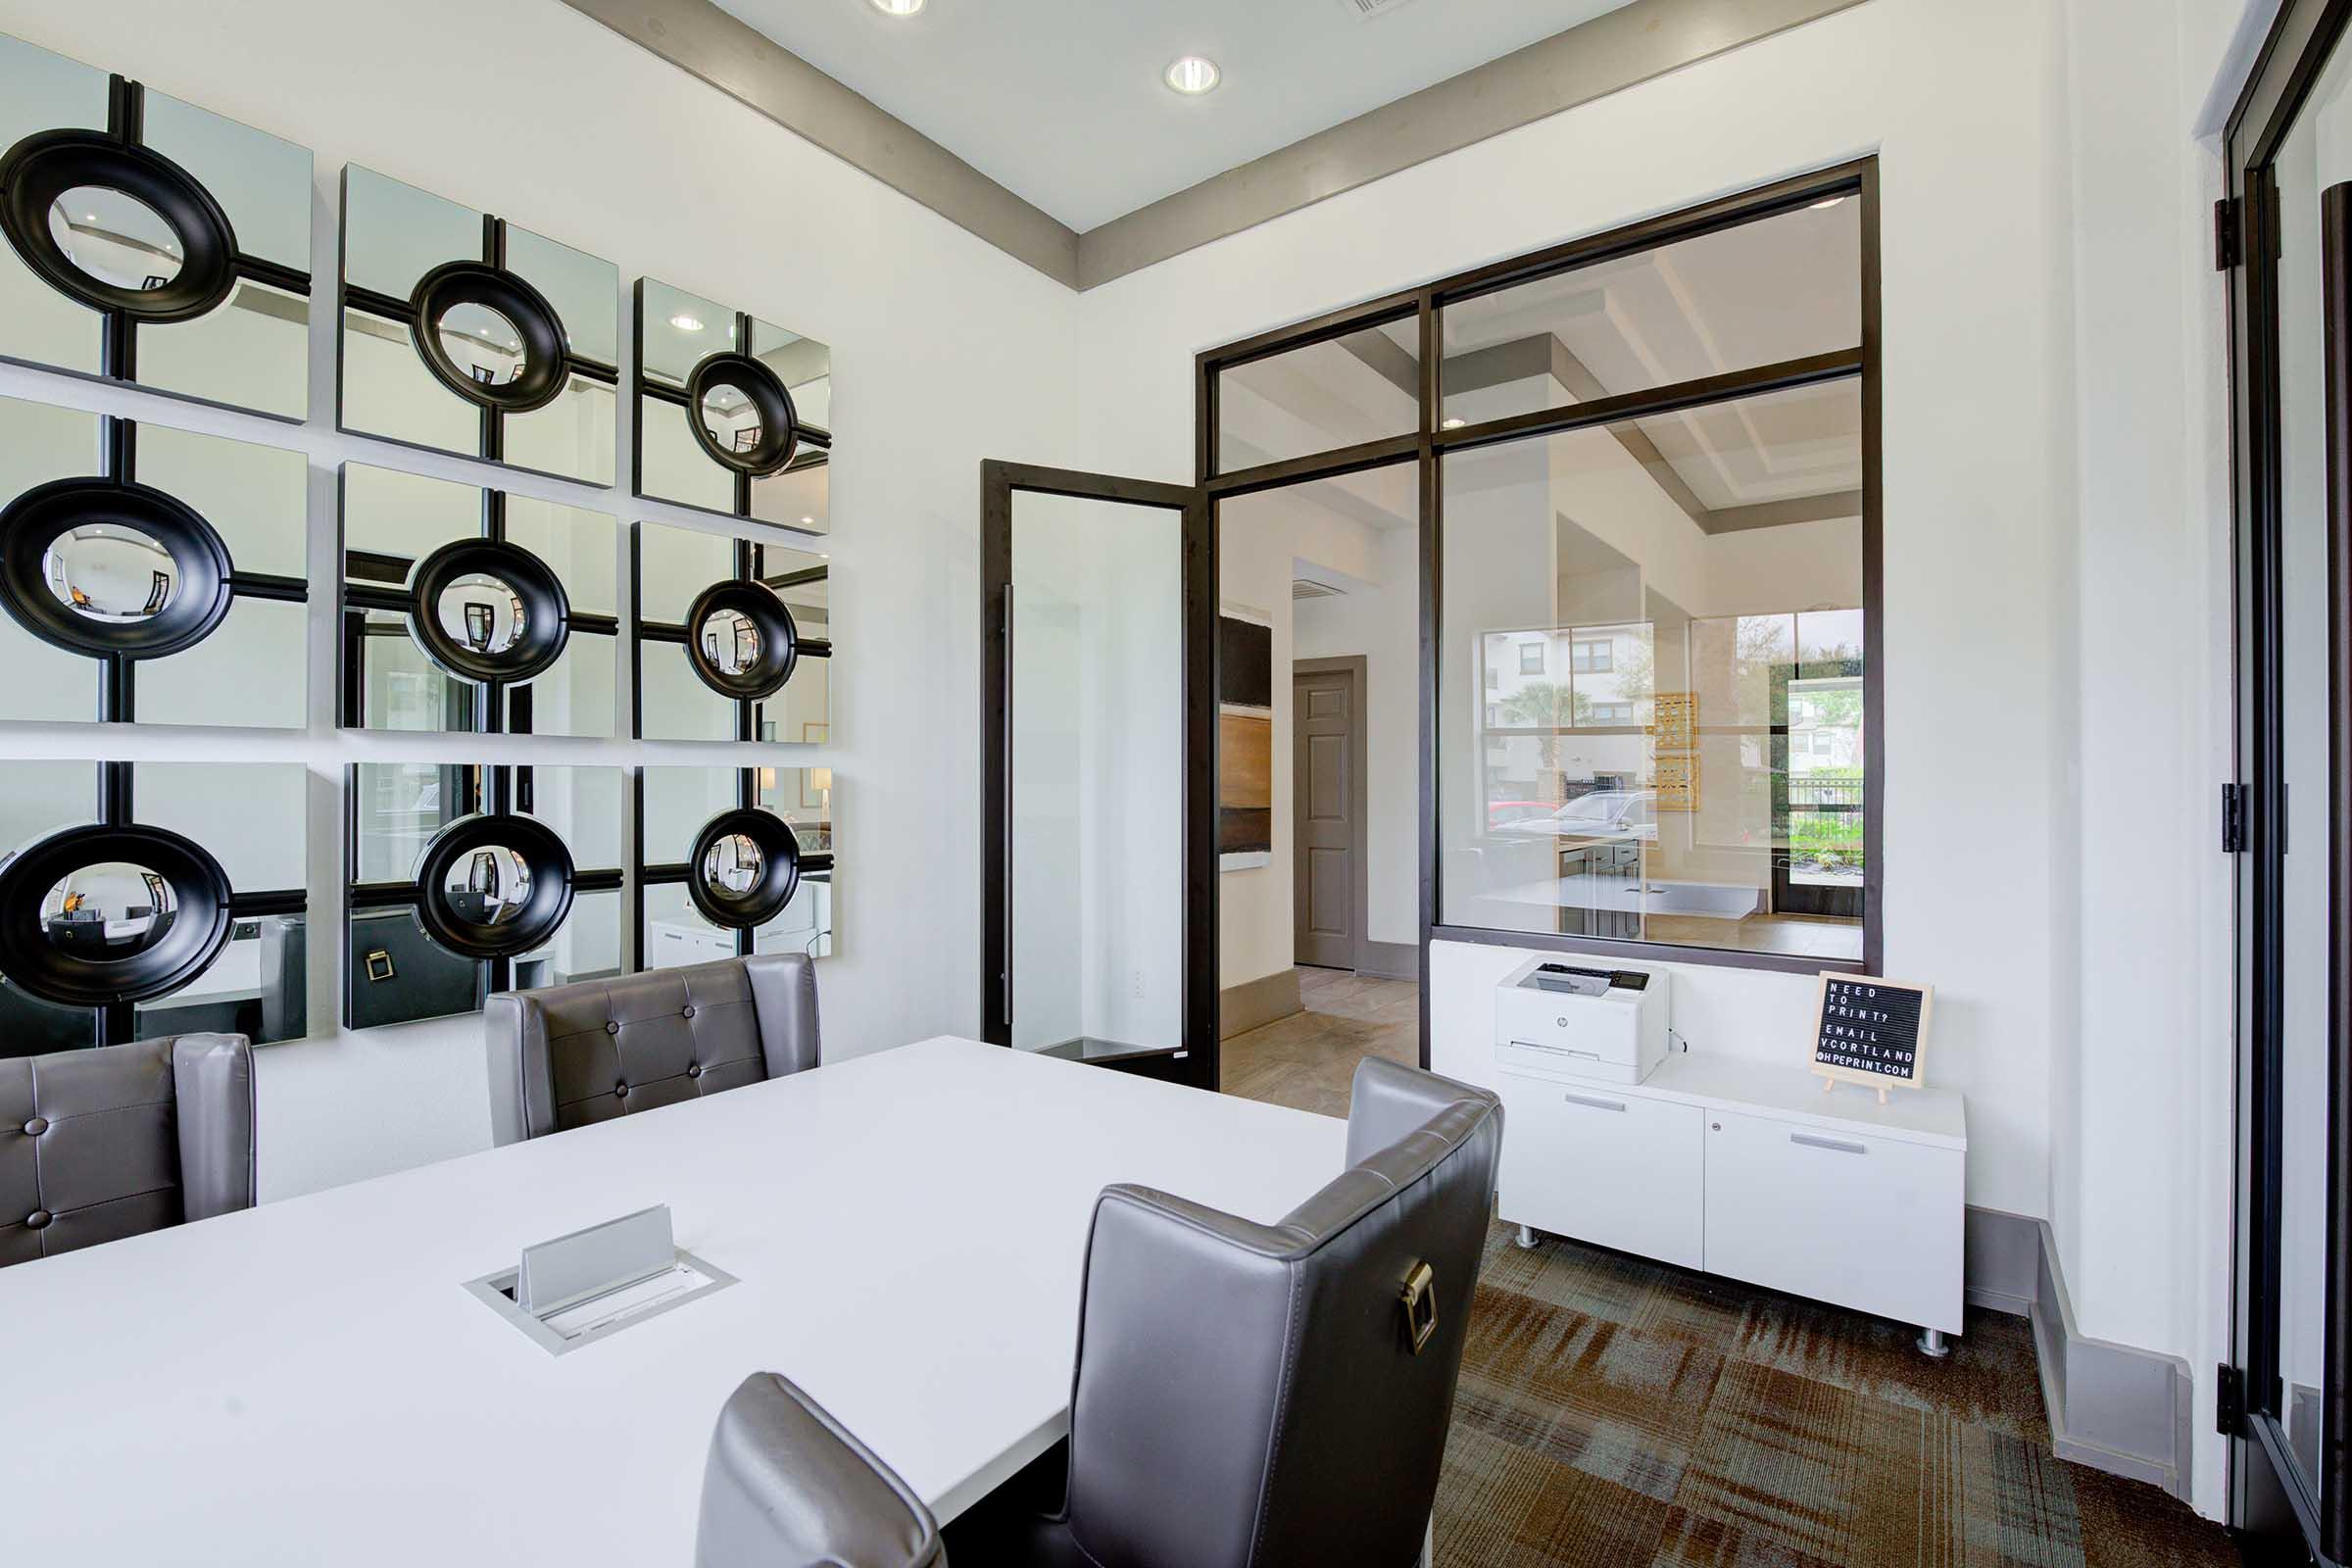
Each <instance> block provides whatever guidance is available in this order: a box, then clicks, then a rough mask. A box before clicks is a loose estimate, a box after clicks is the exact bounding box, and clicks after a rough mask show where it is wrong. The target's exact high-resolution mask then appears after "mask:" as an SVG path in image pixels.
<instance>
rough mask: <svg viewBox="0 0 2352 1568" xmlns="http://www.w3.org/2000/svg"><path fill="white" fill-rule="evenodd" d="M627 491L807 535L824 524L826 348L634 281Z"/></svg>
mask: <svg viewBox="0 0 2352 1568" xmlns="http://www.w3.org/2000/svg"><path fill="white" fill-rule="evenodd" d="M634 316H635V323H636V326H635V333H636V347H637V384H636V395H637V444H636V450H635V452H634V454H633V462H632V473H633V480H632V484H631V489H632V490H633V491H634V492H635V493H636V494H637V495H640V496H643V497H646V498H647V499H649V500H656V501H668V502H672V503H675V504H676V505H678V506H684V507H699V508H701V509H702V510H704V511H706V512H716V513H721V514H723V515H728V516H732V517H741V518H746V519H748V520H751V521H755V522H767V523H773V524H775V525H776V526H778V527H782V528H794V529H799V530H801V531H803V532H808V533H829V532H831V531H832V526H833V523H832V499H831V486H830V485H829V483H828V482H827V481H828V475H829V465H830V463H831V461H832V452H833V430H832V422H831V421H832V404H833V355H832V351H831V350H830V349H828V348H826V347H825V345H824V344H822V343H819V342H817V341H816V340H815V339H813V338H807V337H803V336H801V335H800V334H799V333H797V332H791V331H787V330H786V329H785V328H783V327H780V326H777V325H775V324H774V323H773V322H769V321H762V320H760V319H758V318H756V317H753V316H751V315H749V314H748V313H746V312H743V311H735V310H729V309H728V308H726V307H725V306H722V305H720V304H718V303H716V302H715V301H712V300H707V299H704V298H702V297H701V296H699V295H694V294H689V293H687V292H686V291H685V290H684V289H678V288H672V287H670V286H669V285H668V284H666V283H662V282H657V281H656V280H654V279H653V278H650V277H642V278H639V279H638V280H637V287H636V297H635V302H634Z"/></svg>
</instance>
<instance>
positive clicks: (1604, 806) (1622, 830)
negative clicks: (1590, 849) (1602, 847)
mask: <svg viewBox="0 0 2352 1568" xmlns="http://www.w3.org/2000/svg"><path fill="white" fill-rule="evenodd" d="M1495 832H1497V833H1508V834H1511V835H1513V836H1515V837H1517V836H1530V837H1533V836H1541V837H1544V838H1571V839H1648V840H1651V841H1653V842H1654V841H1655V840H1656V838H1657V836H1658V792H1657V791H1655V790H1594V791H1593V793H1592V794H1590V795H1580V796H1578V797H1577V798H1576V799H1575V800H1573V801H1570V802H1569V803H1568V804H1567V805H1565V806H1563V807H1561V808H1559V809H1557V810H1554V811H1547V812H1545V813H1544V814H1543V815H1541V816H1530V817H1523V818H1521V819H1520V820H1519V821H1516V822H1504V823H1501V824H1500V825H1498V826H1497V827H1496V828H1495Z"/></svg>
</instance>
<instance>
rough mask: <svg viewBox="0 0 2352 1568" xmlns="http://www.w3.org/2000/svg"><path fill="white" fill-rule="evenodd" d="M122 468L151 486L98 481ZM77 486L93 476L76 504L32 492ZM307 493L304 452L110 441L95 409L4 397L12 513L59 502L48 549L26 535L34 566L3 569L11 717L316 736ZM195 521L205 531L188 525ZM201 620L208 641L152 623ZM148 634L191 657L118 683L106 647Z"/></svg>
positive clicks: (163, 658)
mask: <svg viewBox="0 0 2352 1568" xmlns="http://www.w3.org/2000/svg"><path fill="white" fill-rule="evenodd" d="M117 465H123V466H126V470H127V472H128V473H129V474H130V475H131V476H132V477H133V480H134V482H135V484H136V485H138V486H140V487H143V488H142V489H139V490H131V489H125V488H123V487H121V486H117V485H111V484H102V483H97V482H96V481H100V480H105V479H107V478H110V477H112V476H113V474H112V470H113V469H114V468H115V467H116V466H117ZM72 480H80V481H89V482H88V483H86V484H85V485H84V486H82V487H81V489H80V491H79V492H78V493H77V494H76V493H74V492H69V494H74V499H73V500H72V501H70V502H65V501H60V500H59V499H57V495H58V493H57V492H56V491H49V492H47V493H48V495H49V496H50V499H49V500H47V501H38V500H35V499H32V497H33V493H34V492H36V491H41V490H43V487H46V486H51V485H55V484H58V483H59V482H60V481H72ZM309 485H310V466H309V461H308V460H307V459H306V458H305V457H304V455H303V454H301V453H299V452H289V451H285V450H282V449H280V448H276V447H265V446H257V445H254V444H252V443H249V442H243V441H231V440H227V439H224V438H222V437H220V436H214V435H199V434H196V433H194V432H192V431H186V430H174V429H172V428H170V427H169V426H166V425H160V424H150V423H145V422H140V421H133V420H127V419H124V420H117V421H115V422H114V424H113V427H112V430H111V434H109V436H108V438H107V439H105V440H103V441H102V440H101V421H100V419H99V417H97V416H95V415H89V414H79V413H74V412H73V411H71V410H64V409H56V408H51V407H48V406H45V405H42V404H35V403H25V402H20V401H17V400H14V399H0V509H6V508H9V507H11V506H13V505H15V504H16V503H18V502H19V501H20V499H21V498H25V504H26V505H27V506H28V507H31V506H36V505H37V506H40V507H43V508H60V509H61V510H57V511H50V512H48V513H47V515H48V517H49V519H50V520H49V521H48V522H45V523H41V524H38V525H37V526H39V527H40V528H42V529H43V533H42V534H41V535H40V536H38V537H39V539H40V542H39V543H38V544H37V545H36V544H35V543H33V539H34V537H35V536H33V535H29V534H27V535H22V536H20V542H21V543H22V544H23V545H24V547H25V558H24V559H23V560H21V562H20V564H19V567H18V568H16V569H12V570H11V571H10V572H7V573H0V578H4V579H5V582H6V586H5V587H0V602H4V604H0V608H5V610H6V611H7V613H5V614H0V668H5V669H6V671H7V673H8V675H9V677H10V678H9V679H8V680H6V681H5V682H0V717H5V718H12V719H47V720H59V719H66V720H82V721H87V720H90V719H95V718H116V719H123V718H128V719H135V720H136V721H138V722H140V723H143V724H232V725H240V726H269V727H281V728H287V727H298V726H300V725H301V724H302V723H303V722H304V719H305V706H306V702H307V697H308V693H307V690H306V682H307V662H308V659H309V647H310V639H309V636H308V633H307V619H308V611H307V607H306V603H305V601H306V599H307V596H308V587H307V582H306V578H307V575H308V570H307V567H308V560H309V550H308V516H307V514H308V511H309ZM147 491H154V492H160V493H161V494H162V495H163V496H164V497H167V498H169V504H163V503H157V502H155V500H154V498H153V497H152V496H148V495H146V494H145V492H147ZM181 509H185V511H184V512H183V511H182V510H181ZM186 512H192V513H194V514H195V515H196V516H197V517H198V518H199V519H201V521H202V524H203V528H202V529H201V530H191V529H189V528H188V525H187V524H186V523H185V520H184V519H185V513H186ZM20 516H22V514H20ZM25 526H28V527H29V526H34V525H33V524H31V523H29V521H27V522H26V523H25ZM205 532H209V533H210V534H211V535H213V536H215V537H216V538H217V542H218V545H219V547H220V548H221V549H224V550H225V551H226V553H227V557H228V564H229V565H230V567H231V568H232V570H233V573H234V575H233V576H232V577H231V579H230V581H229V590H230V592H229V596H228V598H227V600H226V611H225V613H224V614H221V616H220V618H219V619H218V621H217V623H215V622H213V621H212V620H211V618H210V617H211V616H212V615H213V614H214V613H215V611H216V610H217V609H218V602H217V600H216V597H215V587H216V579H215V576H214V571H215V566H216V564H217V559H216V558H215V557H214V556H213V555H212V553H211V552H212V546H211V545H210V544H206V543H203V542H200V541H201V535H202V534H203V533H205ZM191 600H192V601H193V602H187V601H191ZM61 611H62V612H63V613H61ZM186 613H193V614H194V615H195V617H196V623H195V624H196V627H197V631H198V633H199V634H198V635H197V638H196V640H195V641H193V642H185V641H182V640H180V634H179V632H178V631H175V630H174V629H173V628H172V626H170V625H164V626H156V627H150V626H149V623H150V622H155V621H157V620H158V619H159V617H164V616H167V615H175V614H186ZM208 624H209V625H210V629H209V630H203V629H202V627H203V626H205V625H208ZM44 626H45V628H46V629H43V628H44ZM36 632H37V633H38V635H36ZM141 635H147V636H149V637H150V646H157V644H156V643H155V642H154V641H153V638H154V637H158V636H161V637H165V638H168V639H171V642H172V645H173V646H176V647H177V651H176V652H172V653H168V654H162V655H141V656H139V657H135V658H133V659H131V660H130V661H129V662H126V663H125V664H124V665H123V668H122V670H121V671H120V672H119V678H116V679H114V680H111V681H110V679H109V676H108V670H107V667H106V662H105V660H104V659H103V658H101V657H100V655H101V654H102V653H103V652H104V651H105V649H106V648H107V647H108V646H110V644H111V643H112V641H113V640H117V639H121V638H124V637H134V638H135V637H138V636H141ZM60 636H62V640H63V642H64V643H65V644H66V645H67V646H58V643H57V640H56V638H58V637H60ZM44 638H49V639H52V640H43V639H44ZM91 639H95V640H96V641H95V642H93V641H91Z"/></svg>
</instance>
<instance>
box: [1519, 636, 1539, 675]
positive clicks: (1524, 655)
mask: <svg viewBox="0 0 2352 1568" xmlns="http://www.w3.org/2000/svg"><path fill="white" fill-rule="evenodd" d="M1519 673H1520V674H1522V675H1541V674H1543V673H1544V645H1543V644H1542V643H1521V644H1520V645H1519Z"/></svg>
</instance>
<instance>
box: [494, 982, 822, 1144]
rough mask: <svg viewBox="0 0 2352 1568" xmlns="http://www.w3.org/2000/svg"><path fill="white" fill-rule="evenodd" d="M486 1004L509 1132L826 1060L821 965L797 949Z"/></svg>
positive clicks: (512, 995)
mask: <svg viewBox="0 0 2352 1568" xmlns="http://www.w3.org/2000/svg"><path fill="white" fill-rule="evenodd" d="M484 1012H485V1015H486V1022H487V1025H488V1032H489V1048H490V1132H491V1136H492V1137H494V1138H496V1139H497V1140H498V1142H500V1143H502V1144H513V1143H519V1142H521V1141H522V1140H523V1139H525V1138H540V1137H544V1136H545V1135H547V1134H548V1133H556V1132H563V1131H564V1130H565V1129H567V1128H571V1127H584V1126H586V1125H587V1124H588V1123H590V1122H597V1121H610V1120H611V1119H612V1118H613V1117H614V1116H625V1115H628V1114H630V1113H632V1112H634V1111H640V1110H652V1109H654V1108H655V1107H656V1106H659V1105H670V1104H675V1103H678V1102H679V1101H681V1100H692V1099H695V1098H696V1097H697V1096H700V1095H713V1094H717V1093H719V1092H720V1091H721V1090H726V1089H740V1088H742V1087H743V1086H744V1085H745V1084H753V1083H758V1082H760V1080H762V1079H766V1078H781V1077H783V1076H784V1075H785V1074H787V1073H795V1072H800V1071H801V1070H803V1069H804V1068H808V1067H813V1066H815V1065H816V1064H817V1054H818V1053H817V1028H816V965H815V963H814V962H813V961H812V960H811V959H809V957H808V956H805V955H803V954H798V953H773V954H765V953H763V954H760V955H758V956H754V957H749V958H721V959H719V960H718V961H717V962H715V963H698V964H694V965H692V966H690V967H687V968H683V969H651V970H648V971H647V972H646V973H644V974H631V975H621V976H619V977H617V978H614V979H608V980H582V981H578V982H575V983H574V984H571V985H565V986H549V987H547V988H546V989H545V990H541V991H506V992H501V993H500V994H498V995H497V996H494V997H492V998H491V999H490V1000H489V1002H488V1004H487V1005H485V1007H484Z"/></svg>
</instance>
